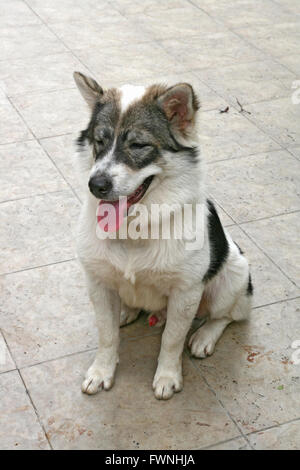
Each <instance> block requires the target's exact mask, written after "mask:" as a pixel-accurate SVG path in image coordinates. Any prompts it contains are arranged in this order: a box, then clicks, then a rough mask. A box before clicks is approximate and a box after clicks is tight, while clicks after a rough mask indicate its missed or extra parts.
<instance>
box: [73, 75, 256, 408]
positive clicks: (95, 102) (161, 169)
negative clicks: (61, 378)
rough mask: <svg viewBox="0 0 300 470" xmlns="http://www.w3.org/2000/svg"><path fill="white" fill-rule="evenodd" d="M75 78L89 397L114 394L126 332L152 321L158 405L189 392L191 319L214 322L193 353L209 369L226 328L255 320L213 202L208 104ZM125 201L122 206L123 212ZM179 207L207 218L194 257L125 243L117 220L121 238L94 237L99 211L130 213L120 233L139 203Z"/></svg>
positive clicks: (238, 253)
mask: <svg viewBox="0 0 300 470" xmlns="http://www.w3.org/2000/svg"><path fill="white" fill-rule="evenodd" d="M74 79H75V82H76V84H77V87H78V89H79V91H80V93H81V94H82V96H83V98H84V99H85V101H86V102H87V104H88V105H89V108H90V121H89V124H88V127H87V128H86V129H85V130H84V131H82V132H81V134H80V136H79V138H78V140H77V145H78V151H77V162H78V168H79V177H80V180H81V182H83V185H84V187H85V188H86V195H85V201H84V203H83V206H82V210H81V215H80V220H79V229H78V237H77V238H78V240H77V251H78V258H79V260H80V262H81V264H82V266H83V270H84V272H85V275H86V281H87V287H88V291H89V296H90V299H91V302H92V304H93V306H94V309H95V312H96V322H97V327H98V332H99V348H98V351H97V354H96V358H95V360H94V362H93V363H92V365H91V366H90V368H89V369H88V371H87V373H86V376H85V380H84V381H83V384H82V391H83V392H84V393H87V394H95V393H97V392H98V391H99V390H109V389H110V388H111V387H112V385H113V382H114V376H115V371H116V366H117V364H118V361H119V356H118V346H119V329H120V326H124V325H126V324H129V323H131V322H133V321H134V320H135V319H136V318H137V317H138V315H139V312H140V311H141V310H145V311H148V312H152V313H154V314H155V315H156V316H157V318H158V319H159V324H162V323H163V322H164V321H166V323H165V327H164V332H163V335H162V340H161V349H160V353H159V357H158V365H157V369H156V373H155V376H154V380H153V390H154V395H155V397H156V398H157V399H164V400H166V399H169V398H171V397H172V396H173V395H174V392H179V391H181V390H182V388H183V379H182V352H183V348H184V344H185V340H186V337H187V335H188V332H189V330H190V327H191V324H192V322H193V320H194V318H195V317H196V316H205V317H206V318H207V320H206V323H205V324H204V326H202V327H201V328H199V329H198V330H196V331H195V332H194V333H193V334H192V335H191V337H190V338H189V343H188V344H189V347H190V350H191V353H192V355H193V356H195V357H197V358H205V357H206V356H209V355H211V354H212V353H213V351H214V348H215V345H216V343H217V341H218V339H219V338H220V336H221V335H222V333H223V331H224V329H225V328H226V326H227V325H228V324H229V323H231V322H232V321H239V320H244V319H247V317H248V316H249V314H250V310H251V299H252V291H253V287H252V282H251V276H250V271H249V264H248V261H247V259H246V257H245V256H244V254H243V252H242V250H241V249H240V248H239V247H238V245H237V244H236V243H234V242H233V240H232V239H231V237H230V235H229V234H228V233H227V231H224V229H223V227H222V225H221V222H220V220H219V217H218V214H217V211H216V209H215V206H214V204H213V202H212V201H210V200H209V199H207V197H206V195H205V175H204V173H205V171H204V166H203V159H202V157H201V156H200V148H199V141H198V140H199V139H198V132H197V129H198V126H199V122H198V121H199V108H200V105H199V101H198V98H197V96H196V94H195V91H194V90H193V88H192V86H191V85H189V84H187V83H178V84H176V85H173V86H167V85H163V84H162V85H160V84H158V85H152V86H149V87H143V86H133V85H124V86H123V87H121V88H118V89H117V88H110V89H107V90H104V89H102V87H101V86H100V85H99V84H98V83H97V82H96V81H95V80H94V79H92V78H90V77H87V76H85V75H83V74H82V73H79V72H74ZM120 197H126V200H127V202H126V206H125V209H124V206H122V207H121V202H120ZM174 203H175V204H176V210H175V212H176V211H177V213H180V214H181V213H182V212H183V209H184V207H185V205H188V204H189V205H191V207H192V214H194V213H195V210H196V209H195V208H196V207H201V208H202V209H203V210H202V218H201V220H202V223H201V226H200V228H199V230H200V231H201V233H202V239H201V246H199V247H198V248H196V249H192V250H191V249H186V245H187V240H186V239H185V238H184V237H181V238H176V237H174V236H173V237H171V238H170V239H164V238H163V237H160V236H159V237H158V238H155V239H154V238H151V237H148V238H140V239H139V238H136V237H132V236H127V237H126V238H120V237H119V236H118V233H119V230H120V227H119V226H118V222H116V221H114V222H113V224H112V225H113V228H112V232H115V233H114V235H115V238H102V237H99V236H98V235H97V231H98V233H99V221H101V220H102V218H101V216H100V217H98V216H97V209H99V208H101V207H102V206H103V205H106V206H107V205H108V206H112V207H114V209H115V210H116V211H117V214H119V213H120V211H121V209H122V211H123V212H124V213H125V215H124V217H123V215H122V216H121V223H122V221H123V219H130V220H134V219H135V216H134V215H132V214H130V210H132V209H134V207H135V206H136V205H137V204H138V205H140V206H143V208H145V209H147V210H149V211H150V210H151V206H152V205H163V204H169V205H173V204H174ZM175 212H174V213H173V217H174V215H175ZM190 218H191V217H190ZM142 220H143V219H142ZM158 220H159V222H158V223H159V224H160V223H161V221H162V219H161V218H159V219H158ZM172 220H173V222H174V219H172ZM100 225H101V224H100ZM173 225H174V224H173ZM191 226H193V224H191ZM100 231H101V230H100ZM102 232H105V227H104V228H103V227H102Z"/></svg>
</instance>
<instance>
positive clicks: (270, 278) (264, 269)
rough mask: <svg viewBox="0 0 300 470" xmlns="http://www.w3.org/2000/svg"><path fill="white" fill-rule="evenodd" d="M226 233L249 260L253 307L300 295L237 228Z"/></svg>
mask: <svg viewBox="0 0 300 470" xmlns="http://www.w3.org/2000/svg"><path fill="white" fill-rule="evenodd" d="M228 232H229V234H230V236H231V237H232V239H233V240H234V241H235V242H236V243H237V244H238V245H239V246H240V248H241V249H242V250H243V251H244V252H245V255H246V257H247V259H248V260H249V263H250V270H251V276H252V281H253V285H254V296H253V306H254V307H258V306H259V305H265V304H268V303H272V302H276V301H279V300H285V299H289V298H293V297H295V296H297V295H299V294H300V291H299V289H298V288H297V287H296V286H295V285H294V284H293V283H292V282H291V281H290V280H289V279H287V278H286V276H285V275H284V274H283V273H282V272H281V271H280V269H278V268H277V267H276V266H275V265H274V264H273V263H272V261H270V259H269V258H268V257H267V256H266V255H265V254H264V253H263V252H262V251H261V250H260V249H259V248H257V246H256V245H255V244H254V243H253V242H252V241H251V240H250V239H249V238H248V237H247V236H246V235H245V234H244V233H243V231H242V230H241V229H240V228H239V227H237V226H233V227H229V228H228Z"/></svg>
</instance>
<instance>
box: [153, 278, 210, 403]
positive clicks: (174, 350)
mask: <svg viewBox="0 0 300 470" xmlns="http://www.w3.org/2000/svg"><path fill="white" fill-rule="evenodd" d="M202 293H203V286H197V287H196V288H194V289H191V290H189V291H182V290H175V291H173V292H172V293H171V295H170V296H169V299H168V309H167V323H166V326H165V330H164V333H163V336H162V342H161V349H160V353H159V358H158V366H157V370H156V373H155V376H154V380H153V390H154V395H155V397H156V398H158V399H159V400H161V399H163V400H167V399H169V398H171V397H172V395H173V394H174V392H180V390H182V386H183V381H182V351H183V346H184V341H185V338H186V335H187V333H188V331H189V329H190V326H191V324H192V321H193V319H194V318H195V316H196V313H197V309H198V307H199V303H200V300H201V296H202Z"/></svg>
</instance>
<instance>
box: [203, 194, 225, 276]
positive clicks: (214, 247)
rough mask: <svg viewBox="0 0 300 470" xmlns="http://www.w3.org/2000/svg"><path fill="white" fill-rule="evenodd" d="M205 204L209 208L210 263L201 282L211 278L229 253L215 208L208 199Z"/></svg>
mask: <svg viewBox="0 0 300 470" xmlns="http://www.w3.org/2000/svg"><path fill="white" fill-rule="evenodd" d="M207 206H208V209H209V214H208V236H209V246H210V264H209V268H208V270H207V272H206V274H205V275H204V277H203V282H207V281H210V279H212V278H213V277H214V276H215V275H216V274H217V273H218V272H219V271H220V269H221V268H222V266H223V264H224V263H225V261H226V259H227V257H228V253H229V245H228V241H227V239H226V236H225V233H224V230H223V227H222V224H221V221H220V219H219V216H218V213H217V211H216V208H215V206H214V204H213V203H212V201H210V200H209V199H207Z"/></svg>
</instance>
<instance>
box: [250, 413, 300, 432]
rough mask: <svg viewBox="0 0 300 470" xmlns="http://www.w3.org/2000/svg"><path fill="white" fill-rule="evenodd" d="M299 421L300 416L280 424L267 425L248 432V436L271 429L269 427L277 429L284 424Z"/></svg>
mask: <svg viewBox="0 0 300 470" xmlns="http://www.w3.org/2000/svg"><path fill="white" fill-rule="evenodd" d="M297 421H300V417H299V418H293V419H290V420H288V421H284V422H282V423H279V424H274V425H273V426H266V427H264V428H260V429H257V430H256V431H252V432H249V433H247V436H252V435H253V434H257V433H259V432H263V431H269V429H276V428H279V427H280V426H284V425H286V424H290V423H295V422H297Z"/></svg>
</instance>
